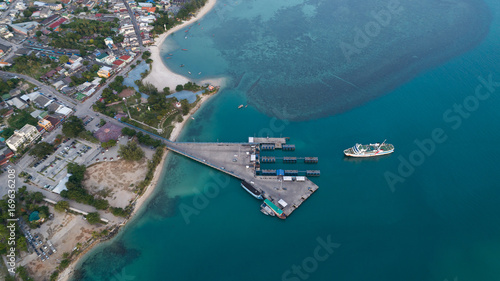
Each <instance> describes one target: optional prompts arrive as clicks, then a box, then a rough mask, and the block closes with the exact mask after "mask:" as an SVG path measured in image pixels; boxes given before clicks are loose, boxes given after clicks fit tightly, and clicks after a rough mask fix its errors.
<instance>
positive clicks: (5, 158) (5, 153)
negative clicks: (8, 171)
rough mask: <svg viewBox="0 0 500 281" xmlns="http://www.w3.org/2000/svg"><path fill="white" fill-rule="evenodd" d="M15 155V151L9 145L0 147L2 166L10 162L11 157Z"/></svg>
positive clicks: (0, 164)
mask: <svg viewBox="0 0 500 281" xmlns="http://www.w3.org/2000/svg"><path fill="white" fill-rule="evenodd" d="M12 156H14V152H12V150H10V149H9V148H8V147H6V146H4V147H2V148H0V166H2V165H5V164H6V163H7V162H9V159H10V158H11V157H12Z"/></svg>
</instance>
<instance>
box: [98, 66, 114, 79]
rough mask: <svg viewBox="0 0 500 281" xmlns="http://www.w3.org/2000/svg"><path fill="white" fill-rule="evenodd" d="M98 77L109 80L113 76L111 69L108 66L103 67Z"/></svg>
mask: <svg viewBox="0 0 500 281" xmlns="http://www.w3.org/2000/svg"><path fill="white" fill-rule="evenodd" d="M97 75H99V77H102V78H108V77H109V76H111V68H110V67H107V66H102V67H101V68H100V69H99V71H97Z"/></svg>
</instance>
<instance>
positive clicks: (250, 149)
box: [166, 138, 318, 216]
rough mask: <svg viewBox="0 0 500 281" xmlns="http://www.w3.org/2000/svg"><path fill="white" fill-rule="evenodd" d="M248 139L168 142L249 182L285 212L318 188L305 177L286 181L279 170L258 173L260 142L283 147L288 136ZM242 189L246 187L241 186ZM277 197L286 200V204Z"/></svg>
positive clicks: (192, 157) (187, 153) (173, 146)
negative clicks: (237, 140) (224, 141)
mask: <svg viewBox="0 0 500 281" xmlns="http://www.w3.org/2000/svg"><path fill="white" fill-rule="evenodd" d="M249 141H250V142H248V143H195V142H193V143H189V142H184V143H176V142H168V143H166V144H167V148H168V149H170V150H172V151H173V152H176V153H178V154H181V155H183V156H185V157H188V158H190V159H192V160H195V161H198V162H200V163H202V164H204V165H207V166H209V167H212V168H214V169H216V170H219V171H221V172H224V173H226V174H228V175H231V176H233V177H235V178H237V179H239V180H244V181H246V182H248V183H250V184H251V185H252V186H253V187H254V188H256V189H257V190H259V191H261V192H262V193H263V194H262V196H263V197H264V198H267V199H269V200H271V201H272V202H273V203H274V204H275V205H276V206H278V207H279V208H280V209H281V210H283V212H284V213H285V215H286V216H289V215H290V214H291V213H292V212H293V211H295V210H296V209H297V208H298V207H299V206H300V205H301V204H302V203H303V202H304V201H305V200H306V199H307V198H309V196H311V194H312V193H314V192H315V191H316V190H317V189H318V186H317V185H316V184H315V183H313V182H312V181H310V180H309V179H307V178H306V177H297V178H300V179H301V180H289V181H285V180H283V176H278V175H277V174H273V175H265V176H264V175H263V176H258V175H256V173H255V167H256V166H258V165H259V164H258V161H259V160H258V158H256V155H258V150H259V148H260V145H265V144H274V145H275V146H276V148H278V147H279V148H281V147H282V145H284V144H286V139H285V138H249ZM252 155H253V156H252ZM289 178H290V177H289ZM240 188H241V187H240ZM241 189H242V188H241ZM242 192H246V191H244V190H243V189H242ZM280 200H282V201H280ZM278 201H280V202H283V201H284V202H286V206H283V205H282V204H280V203H278ZM259 205H260V204H259Z"/></svg>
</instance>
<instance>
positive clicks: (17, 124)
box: [8, 110, 38, 130]
mask: <svg viewBox="0 0 500 281" xmlns="http://www.w3.org/2000/svg"><path fill="white" fill-rule="evenodd" d="M14 112H15V113H16V115H12V116H11V117H10V118H9V120H8V122H9V126H10V127H12V128H14V129H17V130H19V129H21V128H22V127H24V125H26V124H30V125H33V126H36V125H37V124H38V120H36V118H34V117H33V116H31V115H30V113H29V112H28V111H25V110H14Z"/></svg>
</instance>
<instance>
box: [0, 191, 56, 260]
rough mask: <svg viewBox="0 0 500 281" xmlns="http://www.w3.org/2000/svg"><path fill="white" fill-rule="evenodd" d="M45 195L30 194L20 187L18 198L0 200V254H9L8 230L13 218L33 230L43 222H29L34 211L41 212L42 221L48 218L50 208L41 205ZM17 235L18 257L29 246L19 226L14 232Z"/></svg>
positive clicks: (6, 197) (17, 225)
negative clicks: (20, 219)
mask: <svg viewBox="0 0 500 281" xmlns="http://www.w3.org/2000/svg"><path fill="white" fill-rule="evenodd" d="M43 198H44V196H43V194H42V193H40V192H31V193H30V192H28V191H26V186H23V187H20V188H19V189H18V191H17V194H16V198H15V199H14V198H9V197H8V195H6V196H5V197H4V198H3V199H0V254H1V255H5V254H7V252H8V250H9V248H10V246H9V244H8V238H9V237H10V230H9V229H8V228H7V225H8V221H7V220H8V219H10V218H12V216H13V217H16V218H17V217H21V218H22V219H23V220H24V221H25V222H26V223H27V224H28V225H29V226H30V227H31V228H36V227H38V226H39V225H40V224H41V223H42V222H39V221H32V222H29V214H31V213H32V212H34V211H38V212H39V216H40V218H41V219H44V218H48V217H49V215H50V213H49V208H48V207H47V206H41V205H39V204H40V203H41V202H42V201H43ZM14 200H15V202H16V204H15V210H14V212H13V213H12V215H11V212H10V211H9V209H12V204H13V201H14ZM14 232H15V234H16V236H15V237H16V240H15V242H16V248H15V251H16V255H19V253H20V252H21V251H24V252H27V251H28V245H27V244H26V238H25V237H24V235H23V234H22V233H21V231H20V229H19V224H16V229H15V230H14Z"/></svg>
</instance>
